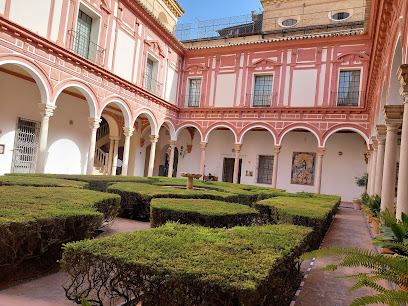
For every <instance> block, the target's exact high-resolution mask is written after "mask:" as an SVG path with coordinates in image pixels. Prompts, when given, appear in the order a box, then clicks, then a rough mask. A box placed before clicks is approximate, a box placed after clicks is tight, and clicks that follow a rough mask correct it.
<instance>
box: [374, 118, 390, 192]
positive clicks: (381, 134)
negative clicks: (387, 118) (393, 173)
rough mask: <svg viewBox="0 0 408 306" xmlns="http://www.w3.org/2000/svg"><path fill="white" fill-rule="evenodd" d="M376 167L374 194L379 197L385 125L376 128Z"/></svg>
mask: <svg viewBox="0 0 408 306" xmlns="http://www.w3.org/2000/svg"><path fill="white" fill-rule="evenodd" d="M376 128H377V141H378V150H377V165H376V171H375V183H374V194H377V195H379V196H381V190H382V179H383V170H384V154H385V135H386V131H387V128H386V127H385V125H378V126H377V127H376Z"/></svg>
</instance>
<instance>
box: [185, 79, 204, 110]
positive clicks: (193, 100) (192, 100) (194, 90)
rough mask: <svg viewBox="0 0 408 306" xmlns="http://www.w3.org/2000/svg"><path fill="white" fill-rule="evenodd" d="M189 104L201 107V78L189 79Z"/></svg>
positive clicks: (189, 105)
mask: <svg viewBox="0 0 408 306" xmlns="http://www.w3.org/2000/svg"><path fill="white" fill-rule="evenodd" d="M188 82H189V83H188V95H187V106H188V107H199V106H200V99H201V79H189V81H188Z"/></svg>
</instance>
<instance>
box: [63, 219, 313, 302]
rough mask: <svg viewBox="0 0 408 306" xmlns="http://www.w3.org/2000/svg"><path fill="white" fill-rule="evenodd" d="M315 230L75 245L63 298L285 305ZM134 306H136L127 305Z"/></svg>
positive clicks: (173, 235)
mask: <svg viewBox="0 0 408 306" xmlns="http://www.w3.org/2000/svg"><path fill="white" fill-rule="evenodd" d="M310 233H311V229H310V228H305V227H300V226H294V225H289V224H285V225H267V226H252V227H234V228H232V229H220V228H218V229H212V228H206V227H200V226H192V225H180V224H177V223H168V224H166V225H165V226H163V227H160V228H156V229H151V230H147V231H136V232H133V233H125V234H120V235H115V236H112V237H107V238H102V239H97V240H88V241H80V242H75V243H70V244H67V245H65V247H64V255H63V259H62V269H63V271H65V272H67V273H68V275H69V277H70V279H71V281H70V283H69V285H68V286H67V287H65V290H66V296H67V297H68V298H69V299H71V300H73V301H75V302H77V303H80V301H81V298H82V297H84V298H86V299H87V300H88V301H89V302H90V303H91V304H93V305H102V303H104V304H105V303H108V301H109V300H111V301H112V300H114V299H115V298H123V299H124V300H125V302H128V303H129V304H130V303H132V305H133V304H134V305H136V304H138V303H139V302H142V304H143V305H169V304H171V305H186V306H189V305H287V304H289V302H290V300H291V298H292V296H293V294H294V292H295V291H296V289H297V286H298V284H299V283H300V279H301V275H300V273H299V272H298V271H297V268H296V263H295V258H298V256H299V255H300V254H301V253H302V251H303V250H304V249H305V248H306V245H307V243H308V241H309V238H310ZM130 301H131V302H130Z"/></svg>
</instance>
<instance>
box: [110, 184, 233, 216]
mask: <svg viewBox="0 0 408 306" xmlns="http://www.w3.org/2000/svg"><path fill="white" fill-rule="evenodd" d="M107 191H108V192H111V193H116V194H118V195H120V197H121V207H120V211H119V215H120V216H121V217H125V218H131V219H135V220H141V221H149V220H150V201H151V200H152V199H153V198H177V199H209V200H220V201H225V202H232V203H237V202H238V196H237V195H235V194H228V193H224V192H218V191H214V190H187V189H179V188H172V187H161V186H154V185H149V184H135V183H115V184H113V185H110V186H109V187H108V189H107Z"/></svg>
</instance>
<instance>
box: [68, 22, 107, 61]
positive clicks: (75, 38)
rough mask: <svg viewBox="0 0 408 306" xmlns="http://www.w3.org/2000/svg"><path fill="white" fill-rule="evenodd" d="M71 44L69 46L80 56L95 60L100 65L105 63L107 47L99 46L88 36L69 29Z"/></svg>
mask: <svg viewBox="0 0 408 306" xmlns="http://www.w3.org/2000/svg"><path fill="white" fill-rule="evenodd" d="M68 36H69V46H68V48H69V49H70V50H72V51H73V52H74V53H76V54H78V55H79V56H81V57H83V58H85V59H87V60H89V61H91V62H94V63H95V64H98V65H103V63H104V60H105V52H106V49H104V48H102V47H101V46H98V45H97V44H96V43H94V42H92V41H91V40H89V39H88V38H87V36H83V35H81V33H78V32H76V31H74V30H69V31H68Z"/></svg>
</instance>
